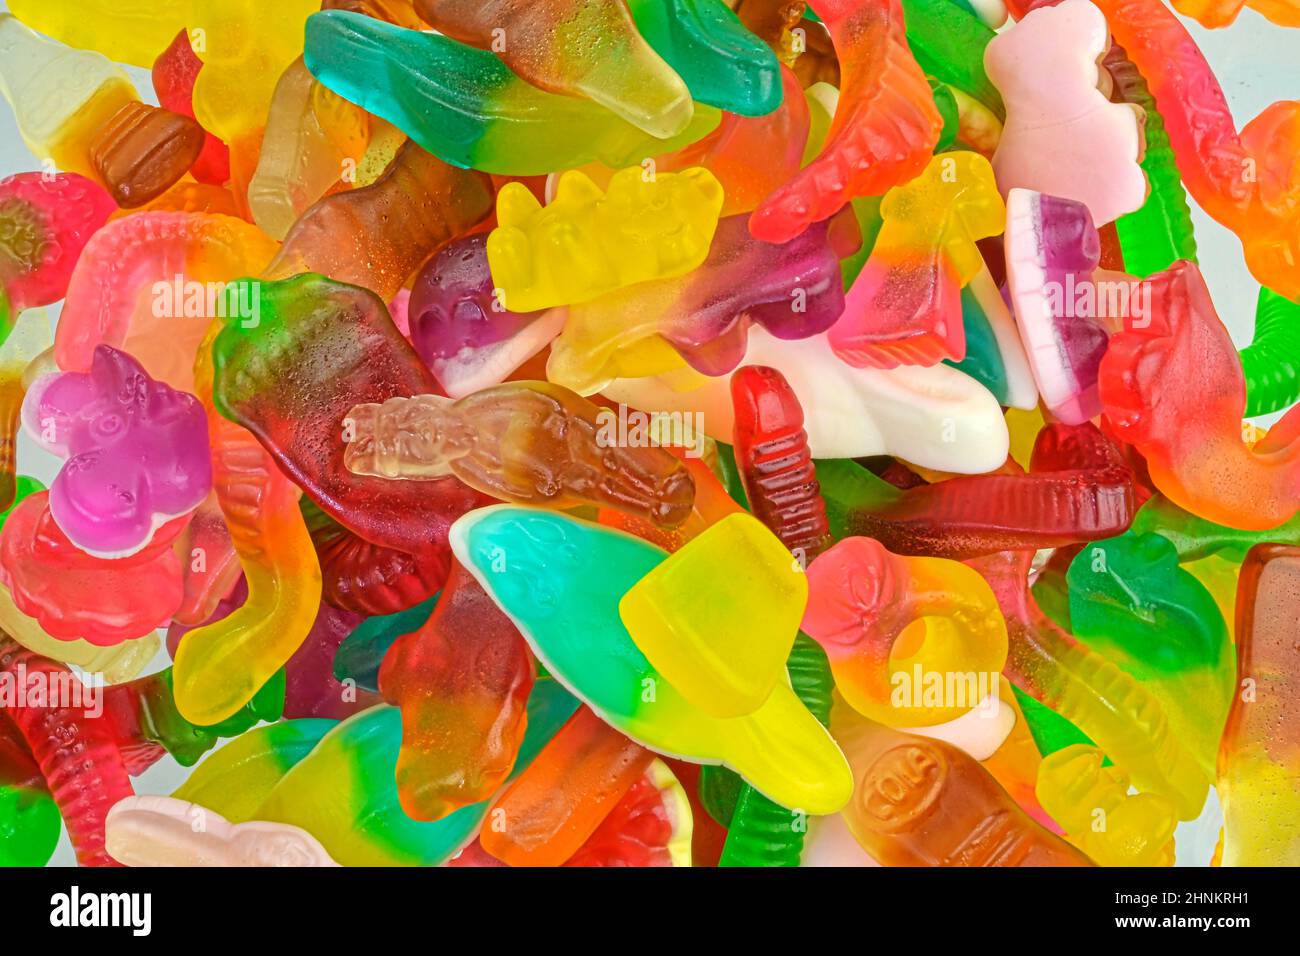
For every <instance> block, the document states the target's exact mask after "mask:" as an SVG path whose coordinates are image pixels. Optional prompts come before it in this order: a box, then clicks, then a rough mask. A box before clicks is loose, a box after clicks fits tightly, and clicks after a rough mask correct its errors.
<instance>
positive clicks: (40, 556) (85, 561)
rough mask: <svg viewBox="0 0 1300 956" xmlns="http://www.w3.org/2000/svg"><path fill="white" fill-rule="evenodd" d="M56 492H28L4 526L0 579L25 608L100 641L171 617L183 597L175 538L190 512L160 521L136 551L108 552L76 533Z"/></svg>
mask: <svg viewBox="0 0 1300 956" xmlns="http://www.w3.org/2000/svg"><path fill="white" fill-rule="evenodd" d="M49 499H50V493H49V492H47V491H42V492H38V493H36V494H33V495H29V496H28V497H27V498H26V499H24V500H23V501H22V502H20V503H19V504H18V506H17V507H16V508H15V509H14V510H13V513H12V514H11V515H10V516H9V519H8V520H7V521H6V522H5V525H4V531H3V533H2V534H0V582H2V583H3V584H4V585H5V586H6V587H8V588H9V591H10V593H11V594H12V595H13V599H14V604H15V605H17V607H18V609H19V610H20V611H22V613H24V614H26V615H28V616H30V617H34V618H36V620H37V621H38V622H40V625H41V627H43V628H44V629H45V630H46V631H47V632H49V634H51V635H52V636H54V637H58V638H62V639H65V640H66V639H71V638H77V637H84V638H85V639H86V640H88V641H90V642H91V643H92V644H98V645H101V646H110V645H113V644H118V643H120V642H122V641H124V640H129V639H131V638H136V637H141V636H143V635H145V634H148V633H149V632H150V631H152V630H153V629H154V628H156V627H160V626H162V625H164V624H166V623H167V621H168V620H170V619H171V616H172V614H173V613H175V611H176V608H177V607H179V606H180V602H181V572H180V563H179V562H178V561H177V559H176V555H175V553H174V552H173V551H172V548H171V545H172V541H173V540H174V539H175V537H176V536H177V535H178V534H179V533H180V530H181V527H182V525H184V523H185V518H183V517H182V518H176V519H174V520H172V521H169V522H167V523H166V524H164V525H162V526H161V527H159V528H158V529H157V530H155V531H154V532H153V536H152V539H150V540H149V541H148V543H147V544H145V546H144V547H143V548H141V549H139V550H138V551H136V552H135V553H134V554H132V555H130V556H129V557H118V558H113V559H109V558H103V557H96V556H95V555H91V554H87V553H86V552H85V551H83V550H81V549H80V548H79V547H77V546H76V545H75V544H74V543H73V542H72V541H71V540H69V538H68V536H67V535H66V534H64V532H63V530H62V529H61V528H60V527H59V525H58V522H56V521H55V520H54V517H53V515H52V514H51V513H50V500H49Z"/></svg>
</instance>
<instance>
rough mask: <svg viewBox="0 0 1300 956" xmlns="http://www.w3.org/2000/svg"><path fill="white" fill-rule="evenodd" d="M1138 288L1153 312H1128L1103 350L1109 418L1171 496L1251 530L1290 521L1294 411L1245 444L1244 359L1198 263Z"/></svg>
mask: <svg viewBox="0 0 1300 956" xmlns="http://www.w3.org/2000/svg"><path fill="white" fill-rule="evenodd" d="M1141 289H1142V291H1143V294H1144V295H1145V296H1147V297H1149V305H1148V309H1149V314H1147V315H1145V316H1143V317H1142V318H1140V319H1132V320H1129V321H1127V322H1126V323H1125V328H1124V330H1123V331H1122V332H1120V333H1118V334H1117V335H1116V336H1115V337H1114V338H1113V339H1112V340H1111V344H1110V347H1109V348H1108V349H1107V350H1106V355H1105V357H1104V358H1103V359H1102V363H1101V370H1100V374H1099V384H1100V387H1101V400H1102V405H1103V407H1104V409H1105V414H1106V419H1107V420H1108V421H1109V422H1110V423H1111V425H1112V426H1113V427H1114V429H1115V432H1116V434H1117V435H1118V436H1119V437H1120V438H1121V439H1122V440H1124V441H1126V442H1128V443H1130V444H1132V445H1133V446H1134V447H1135V448H1136V449H1137V450H1138V451H1139V452H1141V454H1142V455H1143V457H1144V458H1145V459H1146V462H1147V467H1148V470H1149V472H1150V475H1151V480H1152V481H1153V482H1154V483H1155V486H1156V487H1157V488H1158V489H1159V490H1160V491H1162V492H1163V493H1164V494H1165V495H1166V496H1167V497H1168V498H1169V499H1170V500H1171V501H1173V502H1174V503H1175V504H1178V505H1180V506H1182V507H1184V508H1186V509H1187V510H1189V511H1191V512H1193V513H1194V514H1196V515H1198V516H1200V517H1202V518H1207V519H1209V520H1210V521H1215V522H1218V523H1221V524H1226V525H1230V526H1232V527H1237V528H1242V529H1247V530H1265V529H1268V528H1274V527H1277V526H1278V525H1280V524H1282V523H1284V522H1286V521H1287V520H1289V519H1290V518H1291V517H1292V516H1294V515H1295V513H1296V510H1297V509H1298V508H1300V495H1297V493H1296V490H1295V480H1296V478H1295V475H1296V471H1295V466H1294V464H1293V461H1292V458H1293V456H1294V451H1293V447H1294V445H1295V442H1294V437H1295V430H1296V424H1297V423H1298V422H1300V418H1297V417H1296V416H1297V413H1295V412H1291V413H1290V414H1289V415H1288V416H1287V417H1285V418H1283V419H1282V421H1280V422H1278V423H1277V424H1276V425H1274V426H1273V428H1272V429H1271V430H1270V431H1269V433H1268V435H1266V436H1265V437H1264V438H1263V439H1261V440H1260V441H1259V442H1258V443H1257V444H1256V445H1255V447H1254V448H1253V449H1250V448H1247V447H1246V445H1245V444H1243V442H1242V431H1241V418H1242V414H1243V413H1244V411H1245V407H1246V388H1245V382H1244V379H1243V377H1242V373H1241V365H1240V362H1239V361H1238V359H1237V355H1236V353H1235V350H1234V349H1233V347H1232V341H1231V340H1230V339H1229V338H1228V333H1227V330H1226V329H1225V328H1224V327H1223V324H1222V322H1220V320H1219V317H1218V315H1217V314H1216V313H1215V311H1214V304H1213V302H1212V301H1211V299H1210V294H1209V290H1208V289H1207V288H1206V287H1205V280H1204V279H1203V278H1202V276H1201V273H1200V270H1199V269H1198V268H1197V267H1196V266H1195V265H1193V264H1192V263H1189V262H1178V263H1175V264H1174V265H1173V266H1172V267H1170V268H1169V269H1168V270H1166V271H1165V272H1161V273H1158V274H1156V275H1154V276H1151V277H1150V278H1148V279H1145V280H1143V282H1142V284H1141ZM1174 383H1176V385H1175V384H1174Z"/></svg>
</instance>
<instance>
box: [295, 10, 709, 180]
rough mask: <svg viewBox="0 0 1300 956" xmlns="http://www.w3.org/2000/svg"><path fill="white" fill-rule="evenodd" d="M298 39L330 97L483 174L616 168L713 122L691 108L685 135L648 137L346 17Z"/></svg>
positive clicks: (474, 55)
mask: <svg viewBox="0 0 1300 956" xmlns="http://www.w3.org/2000/svg"><path fill="white" fill-rule="evenodd" d="M306 42H307V47H306V52H305V62H306V64H307V69H309V70H311V72H312V75H313V76H315V77H316V78H317V79H318V80H320V81H321V82H322V83H324V84H325V85H326V86H327V87H329V88H330V89H331V90H333V91H334V92H335V93H337V94H338V95H339V96H341V97H343V98H344V99H345V100H349V101H351V102H353V103H356V104H357V105H358V106H360V107H362V108H363V109H365V110H367V111H368V112H370V113H373V114H374V115H376V116H379V117H382V118H383V119H386V120H388V121H389V122H390V123H392V124H393V125H394V126H397V127H398V128H399V129H401V130H402V131H403V132H404V133H406V134H407V135H408V136H410V137H411V139H412V140H413V141H415V142H416V143H419V144H420V146H422V147H424V148H425V149H427V150H428V151H429V152H430V153H433V154H434V155H435V156H438V157H440V158H441V159H443V160H445V161H447V162H449V163H452V164H453V165H456V166H463V167H466V168H470V167H472V168H474V169H478V170H482V171H484V172H489V173H501V174H503V175H510V176H530V175H535V174H537V173H544V172H550V171H552V170H554V169H568V168H573V167H576V166H581V165H583V164H584V163H588V162H591V161H592V160H600V161H601V162H603V163H605V164H607V165H609V166H617V167H623V166H627V165H629V164H632V163H639V162H640V161H641V160H642V159H643V158H645V156H646V155H647V152H649V151H651V150H653V151H663V152H671V151H672V150H674V149H676V148H678V147H681V146H685V145H686V144H688V143H693V142H695V141H696V140H697V139H699V138H700V137H702V136H704V135H705V134H706V133H709V132H711V131H712V130H713V129H714V128H715V127H717V125H718V123H719V121H720V119H721V115H720V114H719V112H718V111H717V110H716V109H713V108H710V107H707V106H702V105H700V104H696V105H695V109H694V113H693V116H692V117H691V119H690V123H689V124H688V125H687V126H686V127H685V129H684V130H682V131H681V132H679V133H677V134H676V135H674V136H672V137H670V138H668V139H661V140H657V139H655V138H654V137H653V136H650V135H648V134H646V133H644V132H642V131H641V130H639V129H637V128H636V127H635V126H633V125H632V124H631V123H629V122H627V121H626V120H623V119H620V118H619V117H618V116H616V115H614V114H613V113H611V112H610V111H609V110H607V109H605V108H604V107H602V106H599V105H597V104H595V103H592V102H590V101H587V100H584V99H578V98H575V97H568V96H559V95H556V94H554V93H548V92H545V91H544V90H539V89H537V88H536V87H534V86H530V85H529V84H527V83H525V82H524V81H522V80H520V79H519V78H518V77H516V76H515V74H513V73H511V72H510V69H509V67H507V66H506V65H505V64H504V63H502V62H501V61H500V60H499V59H498V58H497V56H496V55H495V54H493V53H490V52H488V51H486V50H475V49H472V48H470V47H467V46H463V45H461V44H459V43H456V42H455V41H454V40H450V39H448V38H447V37H443V36H439V35H437V34H433V33H419V32H417V31H414V30H404V29H402V28H401V27H398V26H394V25H391V24H387V23H382V22H380V21H379V20H373V19H371V18H369V17H364V16H361V15H359V14H355V13H348V12H345V11H327V12H322V13H318V14H316V15H315V16H312V17H309V18H308V20H307V37H306ZM447 107H451V108H447Z"/></svg>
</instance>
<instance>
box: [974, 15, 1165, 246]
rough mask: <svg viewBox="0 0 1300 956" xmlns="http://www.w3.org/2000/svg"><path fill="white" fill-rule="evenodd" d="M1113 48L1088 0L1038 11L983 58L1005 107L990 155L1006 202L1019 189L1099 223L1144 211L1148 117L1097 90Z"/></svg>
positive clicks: (996, 42)
mask: <svg viewBox="0 0 1300 956" xmlns="http://www.w3.org/2000/svg"><path fill="white" fill-rule="evenodd" d="M1109 43H1110V40H1109V37H1108V35H1107V30H1106V17H1105V16H1103V15H1102V12H1101V11H1100V10H1098V9H1097V7H1096V6H1095V5H1093V4H1092V3H1091V2H1089V0H1063V2H1062V3H1059V4H1056V5H1055V6H1050V7H1043V8H1041V9H1037V10H1034V11H1032V12H1031V13H1029V14H1028V15H1026V16H1025V18H1024V19H1023V20H1021V21H1020V22H1019V23H1017V24H1016V25H1015V26H1014V27H1013V28H1012V29H1010V30H1007V31H1005V32H1003V33H1001V34H999V35H998V36H996V37H995V38H994V39H993V40H991V41H990V42H989V45H988V48H987V50H986V51H985V54H984V60H985V63H986V65H987V67H988V71H989V76H990V78H991V79H992V80H993V82H994V83H996V84H997V86H998V89H1000V90H1001V91H1002V98H1003V100H1004V101H1005V102H1006V105H1007V120H1006V125H1005V126H1004V127H1003V129H1002V136H1001V138H1000V139H999V140H998V148H997V152H996V153H994V155H993V169H994V170H995V171H996V173H997V179H998V186H999V188H1001V189H1002V192H1003V194H1004V195H1005V194H1006V193H1007V192H1008V191H1009V190H1011V189H1015V188H1020V189H1033V190H1036V191H1038V192H1042V193H1047V194H1049V195H1053V196H1059V197H1062V198H1064V199H1074V200H1077V201H1079V202H1082V203H1083V204H1084V205H1086V206H1087V207H1088V211H1089V212H1090V213H1091V214H1092V218H1093V221H1094V222H1096V223H1097V225H1104V224H1106V223H1108V222H1111V221H1113V220H1114V219H1116V218H1118V217H1119V216H1121V215H1123V214H1124V213H1130V212H1133V211H1134V210H1137V209H1139V208H1141V206H1142V203H1143V202H1144V201H1145V199H1146V195H1147V181H1146V176H1145V175H1144V174H1143V172H1142V169H1141V167H1140V166H1139V165H1138V161H1139V160H1140V159H1141V144H1142V109H1141V107H1139V106H1134V105H1132V104H1127V103H1112V102H1110V101H1109V100H1108V99H1107V97H1106V96H1105V95H1104V93H1103V91H1102V90H1100V89H1098V77H1099V73H1100V72H1101V70H1102V67H1101V66H1100V60H1101V57H1102V55H1103V54H1104V53H1105V52H1106V49H1107V47H1108V46H1109ZM1048 64H1050V67H1049V66H1048ZM1047 75H1050V77H1051V80H1050V82H1044V81H1043V77H1044V76H1047Z"/></svg>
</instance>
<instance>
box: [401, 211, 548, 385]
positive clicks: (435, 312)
mask: <svg viewBox="0 0 1300 956" xmlns="http://www.w3.org/2000/svg"><path fill="white" fill-rule="evenodd" d="M390 308H391V307H390ZM408 314H409V316H410V335H409V336H408V337H409V338H410V340H411V344H412V345H413V346H414V347H415V350H416V351H417V352H419V353H420V358H422V359H423V360H424V363H425V364H426V365H428V366H429V370H430V371H431V372H433V375H434V377H435V378H436V379H437V380H438V384H440V385H441V386H442V387H443V389H444V390H445V391H446V393H447V394H448V395H449V396H451V397H452V398H464V397H465V396H466V395H469V394H472V393H473V392H477V391H478V390H479V389H482V388H488V387H489V386H492V385H499V384H500V383H501V382H503V381H504V380H505V378H506V376H508V375H509V374H510V373H511V372H513V371H514V370H515V369H516V368H518V367H519V366H520V365H522V364H523V363H525V362H527V361H528V360H529V359H530V358H532V357H533V356H534V355H536V354H537V353H538V352H540V351H541V350H542V349H544V348H545V347H546V345H547V343H549V342H550V341H551V339H553V338H555V336H556V335H558V334H559V333H560V330H561V329H562V328H563V327H564V319H565V313H564V311H563V310H562V309H552V310H549V311H547V312H522V313H521V312H514V311H511V310H509V309H507V308H506V307H505V305H504V304H503V302H502V296H501V295H500V293H499V290H498V289H497V287H496V285H495V284H494V283H493V281H492V272H491V269H490V267H489V266H488V258H487V236H486V235H485V234H483V233H473V234H471V235H468V236H464V237H462V238H460V239H453V240H452V241H451V242H449V243H447V245H445V246H443V247H442V248H441V249H439V250H438V252H436V253H435V254H434V255H433V257H432V258H431V259H430V260H429V261H428V262H427V263H425V264H424V266H423V267H421V269H420V271H419V272H418V273H416V276H415V279H414V280H413V281H412V290H411V298H410V301H409V303H408Z"/></svg>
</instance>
